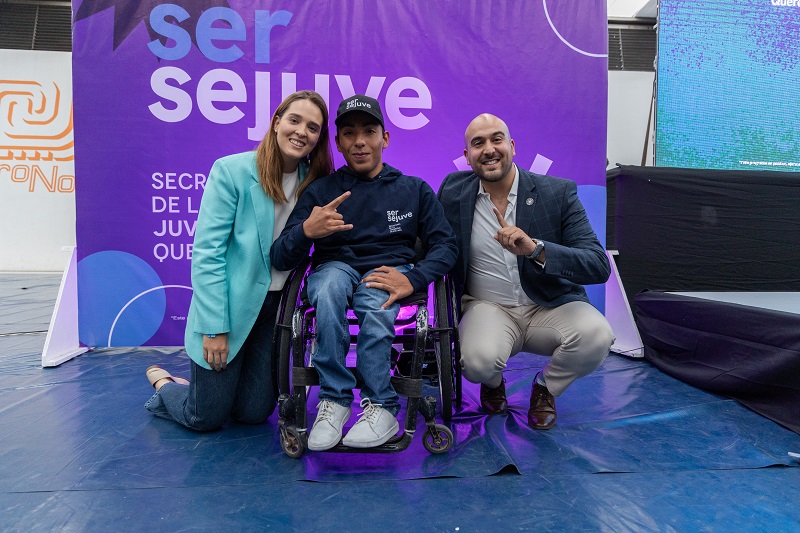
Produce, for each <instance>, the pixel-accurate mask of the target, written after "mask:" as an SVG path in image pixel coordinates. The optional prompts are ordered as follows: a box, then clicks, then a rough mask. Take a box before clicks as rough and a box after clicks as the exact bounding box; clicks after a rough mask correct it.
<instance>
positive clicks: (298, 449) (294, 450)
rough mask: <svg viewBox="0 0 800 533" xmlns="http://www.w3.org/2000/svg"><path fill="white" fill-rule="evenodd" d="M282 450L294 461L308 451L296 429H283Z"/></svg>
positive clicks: (287, 427) (292, 427)
mask: <svg viewBox="0 0 800 533" xmlns="http://www.w3.org/2000/svg"><path fill="white" fill-rule="evenodd" d="M281 448H283V451H284V452H285V453H286V455H288V456H289V457H291V458H292V459H299V458H300V457H301V456H302V455H303V453H304V452H305V451H306V445H305V443H304V442H303V439H302V437H300V432H299V431H297V428H296V427H294V426H283V427H281ZM431 453H433V452H431Z"/></svg>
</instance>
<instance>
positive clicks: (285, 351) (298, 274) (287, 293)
mask: <svg viewBox="0 0 800 533" xmlns="http://www.w3.org/2000/svg"><path fill="white" fill-rule="evenodd" d="M309 264H310V260H305V261H304V262H303V263H301V265H300V266H299V267H298V268H297V269H295V270H294V271H293V272H292V274H291V277H290V278H289V280H288V282H287V283H286V287H284V289H283V295H282V302H281V304H282V306H281V307H282V309H281V315H280V316H279V317H278V319H279V320H280V324H281V327H280V328H279V329H278V332H277V334H278V335H277V336H278V350H277V353H275V354H274V355H273V356H274V357H277V358H278V364H277V367H278V392H279V394H291V393H292V390H291V382H290V376H291V373H292V358H291V355H292V343H293V339H292V321H293V318H294V311H295V309H297V302H298V300H299V298H300V289H301V287H302V285H303V280H304V279H305V276H306V272H307V270H308V267H309Z"/></svg>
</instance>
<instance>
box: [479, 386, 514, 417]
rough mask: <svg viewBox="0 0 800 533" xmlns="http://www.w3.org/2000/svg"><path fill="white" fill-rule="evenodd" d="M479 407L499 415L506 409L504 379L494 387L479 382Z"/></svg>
mask: <svg viewBox="0 0 800 533" xmlns="http://www.w3.org/2000/svg"><path fill="white" fill-rule="evenodd" d="M481 407H483V410H484V411H486V412H487V413H489V414H492V415H501V414H503V413H505V412H506V411H507V410H508V400H506V380H505V379H504V380H503V381H501V382H500V385H498V386H497V387H495V388H494V389H493V388H491V387H489V386H487V385H484V384H483V383H481Z"/></svg>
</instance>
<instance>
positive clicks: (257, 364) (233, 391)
mask: <svg viewBox="0 0 800 533" xmlns="http://www.w3.org/2000/svg"><path fill="white" fill-rule="evenodd" d="M280 297H281V293H280V291H272V292H269V293H267V298H266V299H265V300H264V305H263V306H262V308H261V312H260V313H259V315H258V318H257V319H256V322H255V324H253V329H251V330H250V334H249V335H248V336H247V340H246V341H245V343H244V345H243V346H242V349H241V350H240V351H239V353H238V354H237V356H236V357H235V358H233V360H231V361H229V362H228V366H227V368H226V369H225V370H222V371H220V372H217V371H215V370H207V369H205V368H203V367H201V366H200V365H198V364H196V363H195V362H194V361H192V362H191V366H192V368H191V378H190V380H189V385H182V384H180V383H167V384H165V385H163V386H162V387H161V388H160V389H159V390H158V391H157V392H156V393H155V394H154V395H153V397H152V398H150V400H148V402H147V403H146V404H145V407H146V408H147V410H148V411H150V412H151V413H153V414H154V415H156V416H160V417H162V418H167V419H170V420H174V421H175V422H177V423H179V424H182V425H184V426H186V427H187V428H190V429H194V430H196V431H212V430H215V429H218V428H219V427H221V426H222V424H224V423H225V421H226V420H227V419H228V417H229V416H230V417H231V418H232V419H233V420H235V421H237V422H241V423H244V424H260V423H262V422H264V420H266V419H267V417H269V415H270V414H272V411H274V410H275V404H276V401H277V394H276V391H275V388H274V383H273V377H272V374H273V372H272V357H273V354H272V343H273V335H274V329H275V317H276V315H277V312H278V304H279V303H280Z"/></svg>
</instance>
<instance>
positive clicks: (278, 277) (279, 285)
mask: <svg viewBox="0 0 800 533" xmlns="http://www.w3.org/2000/svg"><path fill="white" fill-rule="evenodd" d="M299 185H300V174H299V172H298V171H297V169H295V171H294V172H292V173H291V174H284V175H283V194H285V195H286V200H287V202H286V203H285V204H279V203H278V202H273V203H274V204H275V218H274V223H275V226H274V230H273V232H272V242H275V239H277V238H278V236H279V235H280V234H281V232H282V231H283V227H284V226H285V225H286V221H287V220H289V214H291V212H292V209H294V205H295V204H296V203H297V187H298V186H299ZM270 274H271V276H272V281H271V282H270V284H269V290H271V291H279V290H281V289H283V285H284V284H285V283H286V279H287V278H288V277H289V271H288V270H275V268H274V267H272V269H271V270H270Z"/></svg>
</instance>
